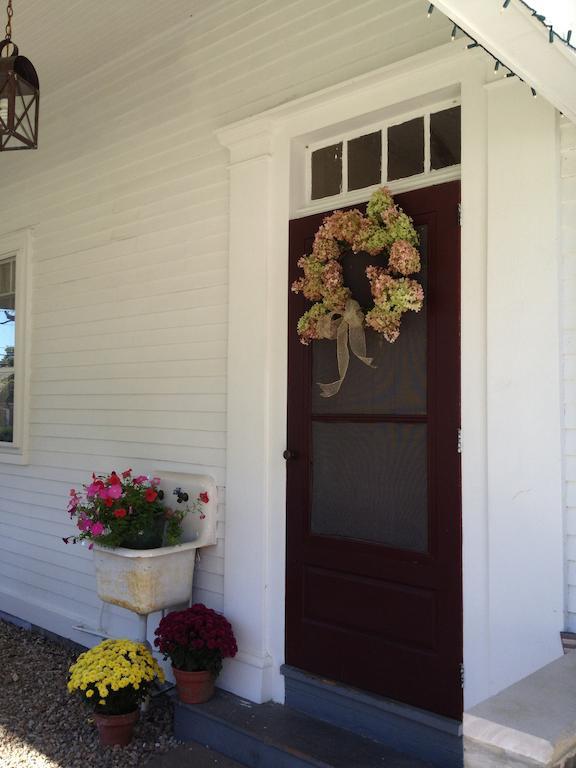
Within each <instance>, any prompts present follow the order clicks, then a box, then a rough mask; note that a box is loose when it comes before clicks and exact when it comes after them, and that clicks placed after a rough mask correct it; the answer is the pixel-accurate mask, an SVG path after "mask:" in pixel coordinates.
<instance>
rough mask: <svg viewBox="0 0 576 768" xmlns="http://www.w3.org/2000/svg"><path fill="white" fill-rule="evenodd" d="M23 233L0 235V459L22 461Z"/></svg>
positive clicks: (24, 411) (25, 252)
mask: <svg viewBox="0 0 576 768" xmlns="http://www.w3.org/2000/svg"><path fill="white" fill-rule="evenodd" d="M28 256H29V236H28V233H27V232H16V233H12V234H9V235H0V462H6V461H8V462H18V463H23V461H24V460H25V450H26V447H27V446H26V438H27V421H28V419H27V413H28V402H27V400H28V362H27V360H28V356H27V349H26V347H27V344H26V341H27V340H26V324H27V322H26V321H27V315H28V293H29V292H28V286H27V272H28V269H27V262H28Z"/></svg>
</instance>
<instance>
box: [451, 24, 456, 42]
mask: <svg viewBox="0 0 576 768" xmlns="http://www.w3.org/2000/svg"><path fill="white" fill-rule="evenodd" d="M456 32H458V25H457V24H454V26H453V27H452V34H451V36H450V37H451V39H452V40H456Z"/></svg>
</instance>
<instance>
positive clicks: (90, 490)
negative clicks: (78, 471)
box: [86, 480, 104, 498]
mask: <svg viewBox="0 0 576 768" xmlns="http://www.w3.org/2000/svg"><path fill="white" fill-rule="evenodd" d="M103 488H104V483H103V482H102V480H94V481H93V482H91V483H90V485H89V486H88V487H87V488H86V496H88V498H92V497H93V496H97V495H98V493H99V491H100V490H102V489H103Z"/></svg>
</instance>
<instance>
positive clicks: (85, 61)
mask: <svg viewBox="0 0 576 768" xmlns="http://www.w3.org/2000/svg"><path fill="white" fill-rule="evenodd" d="M294 1H295V0H294ZM372 3H373V0H357V4H358V6H359V8H360V6H363V5H366V6H370V5H371V4H372ZM299 4H300V5H301V6H302V7H303V8H306V7H308V8H310V7H311V8H312V9H314V10H315V11H317V12H321V11H322V9H325V10H326V13H329V12H330V7H331V6H333V5H336V4H337V3H335V2H334V0H308V3H306V2H303V0H299ZM4 5H5V3H2V2H0V25H1V26H0V29H3V26H4V20H3V19H4V12H3V6H4ZM340 5H342V4H340ZM222 8H225V9H227V10H229V12H230V14H229V15H230V16H231V17H234V15H236V16H237V17H238V18H245V19H246V23H252V22H253V21H254V20H256V21H258V19H262V18H266V15H267V14H268V15H269V16H270V18H271V23H272V24H273V23H275V22H274V20H273V17H274V15H275V14H277V13H278V11H279V10H280V9H281V8H282V3H281V2H279V0H248V1H246V0H120V1H119V0H50V2H47V0H14V24H13V36H14V40H15V41H16V43H17V44H18V46H19V47H20V52H21V53H23V54H24V55H25V56H28V57H29V58H30V59H31V60H32V61H33V62H34V66H35V67H36V70H37V71H38V74H39V77H40V88H41V93H42V96H43V97H45V96H47V95H48V96H49V95H50V94H52V93H53V92H54V91H56V90H58V89H60V88H62V87H64V86H65V85H66V84H67V83H69V82H70V81H71V80H76V79H80V78H82V77H84V76H85V75H88V74H90V73H91V72H93V71H94V70H96V69H98V68H99V67H100V66H102V65H103V64H106V63H107V62H109V61H111V60H112V61H113V60H114V59H117V58H118V59H119V58H120V57H121V56H122V55H123V54H124V53H126V52H128V51H130V50H132V49H135V48H137V47H138V46H139V45H142V44H144V45H146V42H147V41H149V40H151V38H153V37H155V36H157V35H162V34H165V33H166V32H169V31H170V30H173V29H175V28H178V29H185V28H186V26H188V27H189V28H190V29H193V28H194V26H195V25H197V24H198V22H199V21H200V20H201V19H204V17H208V16H211V15H213V16H214V17H217V16H218V15H219V14H218V11H219V10H220V9H222ZM381 12H382V17H383V26H382V41H383V46H384V47H387V46H389V45H390V42H391V40H390V26H389V25H390V23H391V22H392V27H394V22H395V19H396V16H398V18H399V19H400V21H399V22H398V23H399V29H398V30H396V29H395V28H393V32H394V35H395V36H396V37H395V40H394V43H397V42H398V40H400V41H402V40H404V41H405V42H406V41H409V40H411V39H415V40H416V41H417V42H416V43H415V44H414V46H413V50H411V52H412V53H413V52H416V51H417V50H422V49H426V48H428V47H435V46H436V45H438V44H439V43H440V42H445V41H446V40H448V39H449V32H450V27H449V23H448V21H447V20H446V19H445V18H444V17H443V16H442V14H440V13H438V14H434V16H433V17H432V18H431V19H430V20H427V19H426V6H425V5H423V0H381ZM339 13H342V11H341V9H340V11H339ZM410 18H411V19H412V21H410V23H406V20H407V19H410ZM214 23H215V24H216V23H217V22H214ZM207 28H208V25H207ZM0 36H1V35H0ZM225 44H226V43H224V42H223V45H225ZM392 47H393V46H392ZM152 65H153V62H151V66H152Z"/></svg>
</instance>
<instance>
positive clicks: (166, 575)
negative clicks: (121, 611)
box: [94, 472, 217, 615]
mask: <svg viewBox="0 0 576 768" xmlns="http://www.w3.org/2000/svg"><path fill="white" fill-rule="evenodd" d="M157 474H158V476H159V477H161V478H162V482H161V483H160V486H159V487H160V488H161V489H162V490H163V491H164V504H165V505H166V506H169V507H176V506H177V505H178V506H179V504H178V502H177V497H178V493H174V491H177V492H178V491H179V492H180V497H182V495H183V494H188V498H189V501H188V502H185V501H183V502H180V504H182V505H184V506H188V507H189V509H190V511H189V513H188V514H187V515H186V517H185V518H184V520H183V523H182V531H183V535H182V543H181V544H178V545H176V546H173V547H159V548H158V549H125V548H123V547H116V548H114V549H110V548H107V547H100V546H98V545H96V546H95V547H94V563H95V566H96V582H97V590H98V597H99V598H100V600H103V601H104V602H105V603H113V604H114V605H119V606H121V607H122V608H127V609H128V610H129V611H133V612H134V613H138V614H140V615H147V614H149V613H153V612H154V611H160V610H163V609H164V608H170V607H173V606H176V605H182V604H184V603H187V602H188V601H189V600H190V597H191V595H192V580H193V576H194V563H195V560H196V552H197V550H198V549H199V548H200V547H206V546H210V545H213V544H216V509H217V500H216V484H215V482H214V479H213V478H212V477H210V476H209V475H185V474H177V473H167V472H164V473H161V472H158V473H157ZM204 491H205V492H207V493H208V497H209V501H208V503H207V504H203V505H202V511H203V517H201V516H200V514H199V513H198V512H193V511H192V507H191V506H190V501H193V500H194V499H196V498H197V497H198V494H200V493H202V492H204Z"/></svg>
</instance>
